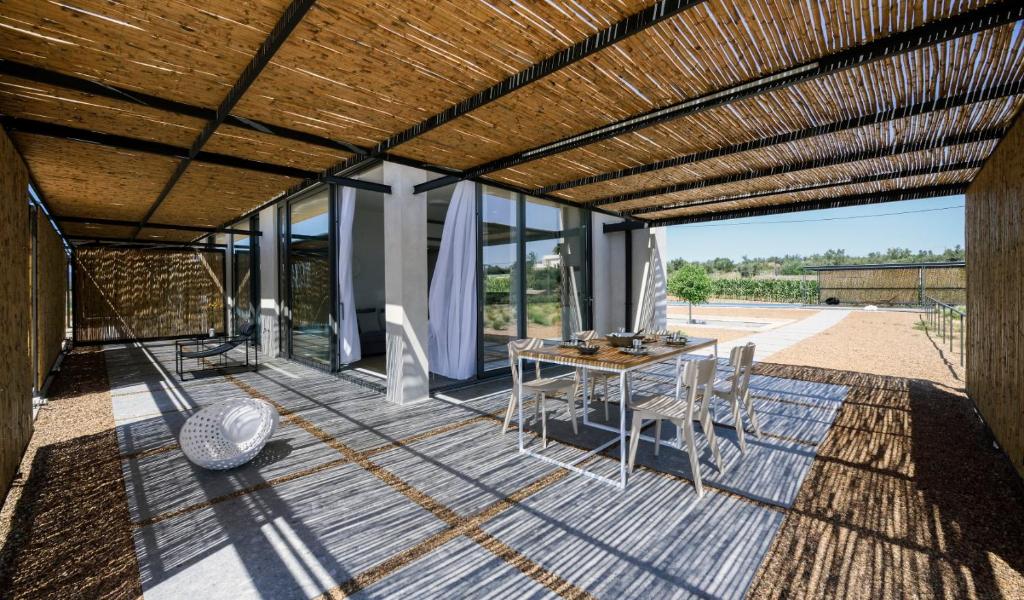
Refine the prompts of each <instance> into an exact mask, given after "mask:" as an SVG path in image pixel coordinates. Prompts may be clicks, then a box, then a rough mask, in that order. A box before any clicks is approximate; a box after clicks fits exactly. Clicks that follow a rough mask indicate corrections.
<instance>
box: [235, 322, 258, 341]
mask: <svg viewBox="0 0 1024 600" xmlns="http://www.w3.org/2000/svg"><path fill="white" fill-rule="evenodd" d="M256 326H257V323H256V320H255V319H253V320H252V321H249V322H248V323H246V324H245V325H244V326H243V327H242V330H241V331H239V332H238V335H236V336H235V339H236V340H241V341H245V340H247V339H250V338H251V337H252V336H253V334H254V333H256Z"/></svg>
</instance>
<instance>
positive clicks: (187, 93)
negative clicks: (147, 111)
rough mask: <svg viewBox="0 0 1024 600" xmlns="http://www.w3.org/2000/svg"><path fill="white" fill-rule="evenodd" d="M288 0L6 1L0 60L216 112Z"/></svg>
mask: <svg viewBox="0 0 1024 600" xmlns="http://www.w3.org/2000/svg"><path fill="white" fill-rule="evenodd" d="M287 4H288V2H287V0H251V1H246V2H225V1H223V0H217V1H211V2H196V1H186V0H169V1H166V2H152V1H148V0H124V1H121V2H116V3H114V2H107V1H105V0H67V1H66V2H64V1H62V2H56V1H54V2H51V1H42V0H5V2H4V4H3V12H2V14H0V28H2V29H3V31H4V43H3V44H0V58H10V59H13V60H17V61H20V62H24V63H28V64H33V65H38V66H43V67H46V68H49V69H53V70H56V71H60V72H63V73H70V74H78V75H83V76H87V77H90V78H94V79H97V80H99V81H102V82H105V83H109V84H113V85H119V86H124V87H127V88H130V89H134V90H138V91H142V92H146V93H150V94H155V95H159V96H166V97H168V98H171V99H174V100H179V101H183V102H190V103H196V104H199V105H201V106H206V107H210V108H214V107H216V106H217V104H218V102H220V99H221V98H222V97H223V96H224V94H225V93H226V91H227V90H228V88H229V87H230V86H231V84H232V83H233V82H234V80H235V78H236V77H237V76H238V73H240V72H241V71H242V69H243V68H245V65H246V64H247V63H248V62H249V60H250V58H251V57H252V55H253V53H254V52H255V51H256V48H257V47H259V45H260V43H261V42H262V41H263V39H264V38H266V37H267V34H268V33H269V32H270V30H271V28H272V27H273V26H274V23H275V22H276V21H277V19H278V17H279V16H280V15H281V13H282V12H283V11H284V9H285V7H286V6H287Z"/></svg>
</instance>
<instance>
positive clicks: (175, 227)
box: [54, 216, 262, 239]
mask: <svg viewBox="0 0 1024 600" xmlns="http://www.w3.org/2000/svg"><path fill="white" fill-rule="evenodd" d="M54 219H55V220H56V221H57V222H58V223H88V224H92V225H112V226H114V227H135V226H136V225H138V223H137V222H135V221H120V220H117V219H97V218H93V217H63V216H55V217H54ZM146 229H168V230H172V231H195V232H199V233H239V234H243V235H262V234H261V232H259V231H249V230H248V229H235V228H231V227H202V226H200V225H175V224H172V223H146ZM90 239H92V238H90Z"/></svg>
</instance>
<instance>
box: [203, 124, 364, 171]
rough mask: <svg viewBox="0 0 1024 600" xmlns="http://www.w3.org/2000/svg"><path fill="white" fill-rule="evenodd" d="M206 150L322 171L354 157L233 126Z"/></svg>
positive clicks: (224, 128)
mask: <svg viewBox="0 0 1024 600" xmlns="http://www.w3.org/2000/svg"><path fill="white" fill-rule="evenodd" d="M203 150H204V151H205V152H215V153H220V154H227V155H229V156H237V157H240V158H247V159H249V160H257V161H260V162H265V163H270V164H276V165H285V166H289V167H295V168H297V169H305V170H309V171H322V170H324V169H326V168H328V167H330V166H331V165H334V164H337V163H339V162H341V161H343V160H346V159H348V158H350V157H352V154H350V153H346V152H341V151H339V150H331V149H329V148H324V147H323V146H315V145H313V144H306V143H303V142H297V141H294V140H287V139H284V138H280V137H277V136H273V135H270V134H266V133H260V132H257V131H251V130H248V129H243V128H241V127H235V126H233V125H221V126H220V127H218V128H217V132H216V133H214V134H213V137H211V138H210V141H208V142H206V144H205V145H204V146H203Z"/></svg>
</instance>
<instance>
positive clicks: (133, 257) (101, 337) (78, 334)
mask: <svg viewBox="0 0 1024 600" xmlns="http://www.w3.org/2000/svg"><path fill="white" fill-rule="evenodd" d="M74 282H75V284H74V285H75V290H74V293H75V303H74V306H75V308H74V313H75V314H74V317H75V318H74V336H75V341H76V342H112V341H126V340H133V341H134V340H146V339H157V338H171V337H185V336H191V335H203V334H205V333H206V332H207V331H208V330H209V329H210V328H211V327H212V328H213V329H215V330H216V331H217V332H218V333H223V332H224V252H223V251H219V250H154V249H139V248H112V247H102V246H100V247H91V248H88V247H87V248H79V249H78V250H77V251H76V252H75V273H74Z"/></svg>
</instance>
